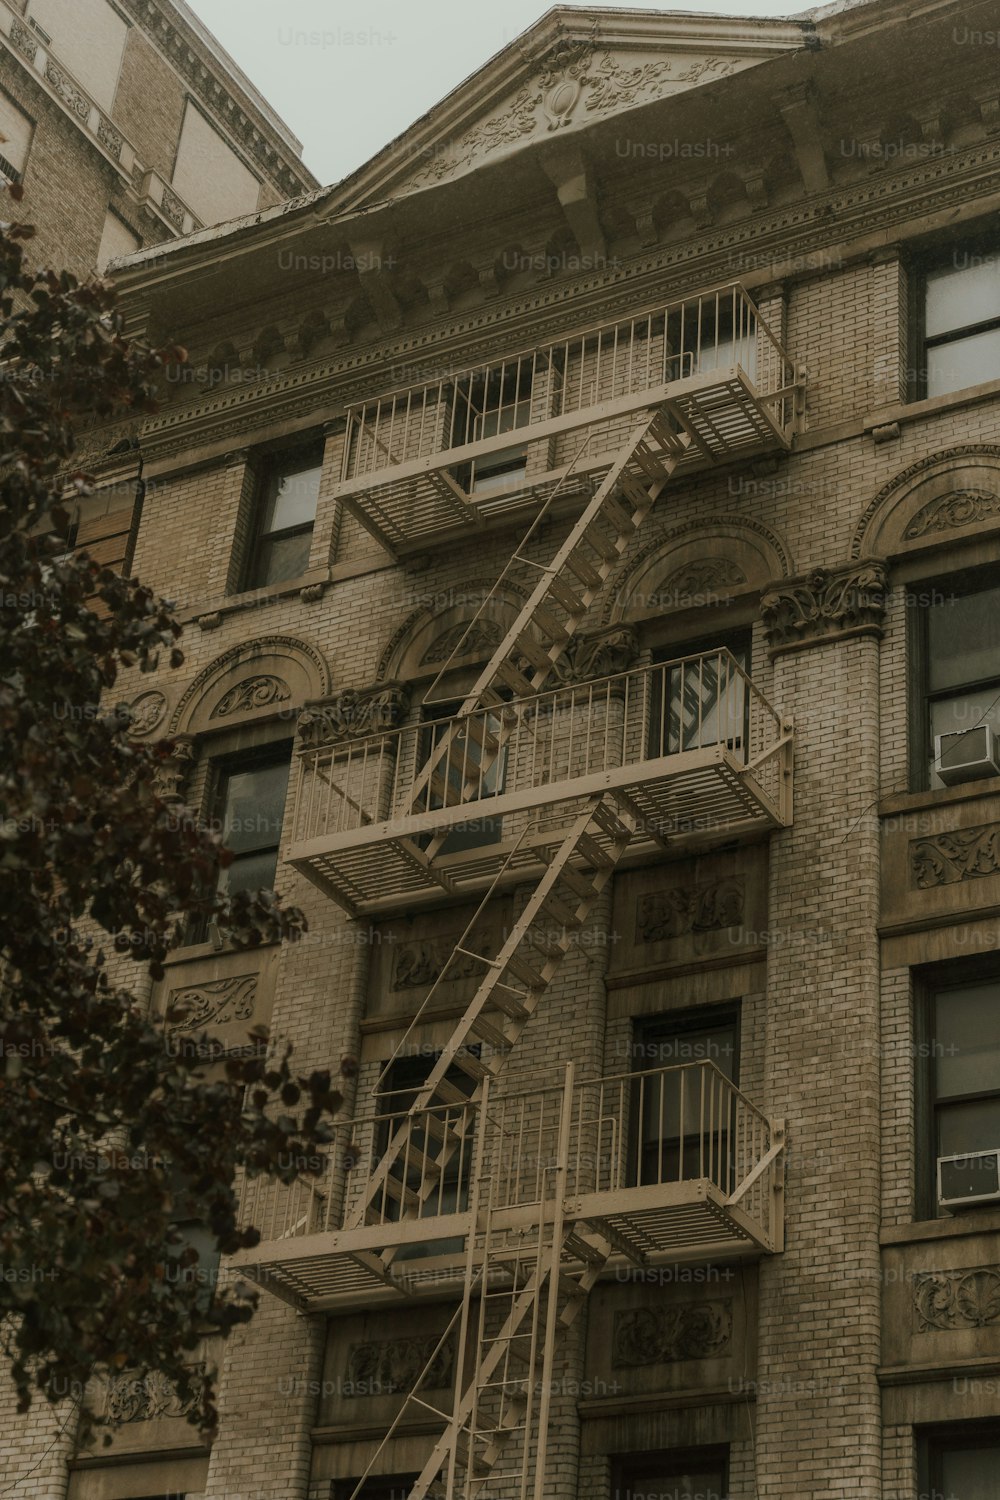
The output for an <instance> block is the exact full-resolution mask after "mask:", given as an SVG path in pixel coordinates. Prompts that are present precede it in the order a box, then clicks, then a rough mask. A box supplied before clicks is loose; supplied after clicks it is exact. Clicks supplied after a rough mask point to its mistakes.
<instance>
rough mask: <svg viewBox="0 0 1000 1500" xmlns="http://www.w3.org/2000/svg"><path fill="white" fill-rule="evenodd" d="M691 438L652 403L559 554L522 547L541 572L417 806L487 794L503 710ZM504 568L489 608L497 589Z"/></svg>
mask: <svg viewBox="0 0 1000 1500" xmlns="http://www.w3.org/2000/svg"><path fill="white" fill-rule="evenodd" d="M690 444H691V438H690V436H689V434H687V433H678V432H676V431H675V430H674V429H673V427H672V425H671V420H670V417H669V416H668V414H667V413H666V412H664V411H662V410H655V411H652V412H651V411H648V410H647V411H645V412H644V413H643V415H642V418H641V420H640V421H639V422H637V423H636V424H635V425H634V426H633V427H632V429H631V431H630V432H629V435H628V438H627V439H626V441H625V442H624V443H623V444H622V447H621V449H620V451H619V453H618V455H617V457H616V458H615V461H614V463H613V464H612V465H611V467H610V469H609V470H608V472H607V474H606V475H605V477H604V479H603V481H602V482H601V484H600V486H599V487H598V489H597V490H596V491H595V493H594V495H593V496H592V498H591V500H590V502H589V503H588V505H587V506H586V507H585V509H584V510H583V512H582V513H581V515H580V517H579V519H578V520H577V521H576V523H575V525H574V526H573V527H572V529H571V530H570V532H569V535H568V536H567V537H566V539H565V541H564V542H563V543H562V545H561V547H560V548H559V550H558V551H557V553H556V555H555V557H554V558H553V559H552V561H551V562H550V563H549V564H547V565H543V564H540V563H538V562H536V561H535V560H534V559H530V558H527V557H524V556H523V555H522V554H521V553H520V552H516V553H515V554H514V558H515V560H517V561H519V562H521V563H522V564H524V565H526V566H528V567H531V568H534V569H536V570H538V571H539V573H540V577H539V579H538V582H537V583H536V585H535V587H534V589H533V590H532V592H531V594H530V595H529V597H528V598H527V599H526V600H525V602H524V604H523V606H522V607H521V610H520V612H519V613H518V615H517V618H516V619H515V620H514V622H513V623H512V624H511V626H510V627H509V629H508V630H507V633H506V635H505V636H504V638H503V640H502V641H501V642H500V644H499V645H498V646H497V648H496V650H495V651H494V653H493V655H492V657H491V658H490V660H489V661H488V662H487V663H486V665H485V666H484V667H483V669H482V671H481V672H480V674H479V677H478V678H477V680H476V682H475V683H474V685H473V686H472V688H471V689H470V692H469V695H468V697H467V698H466V699H465V701H464V703H463V704H462V707H461V709H460V710H459V714H458V716H457V717H456V719H455V720H453V722H452V724H451V726H450V728H449V729H448V730H447V731H446V733H445V734H444V735H442V737H441V739H440V740H439V741H438V743H437V744H436V745H435V746H434V748H433V750H432V751H431V754H430V755H429V756H428V759H427V762H426V764H425V765H424V766H423V768H422V769H421V771H420V772H419V774H418V775H417V777H416V779H415V781H414V783H413V786H412V789H411V803H410V811H411V812H414V813H418V812H423V811H425V810H426V809H427V806H428V798H429V796H430V795H431V794H433V796H434V797H435V798H438V799H440V801H439V802H438V804H437V805H439V806H440V805H443V806H455V805H456V804H460V803H463V802H466V801H472V800H476V799H477V798H478V796H480V795H481V787H482V780H483V776H484V774H485V773H486V772H487V771H488V770H489V769H490V768H491V766H492V765H493V764H494V762H495V761H496V759H497V757H498V756H499V755H500V753H501V751H502V749H503V746H504V745H505V743H506V742H507V740H508V739H509V737H510V735H511V733H512V731H513V727H514V723H515V722H516V720H515V717H514V715H513V714H512V712H511V711H510V710H508V711H507V712H505V711H504V709H505V705H506V703H507V700H508V698H509V696H510V695H511V694H513V696H514V697H515V698H530V697H532V696H533V695H534V694H537V693H539V692H541V690H542V688H543V687H544V685H545V682H546V679H547V678H548V676H549V673H550V672H551V671H552V668H553V667H554V666H555V664H556V663H557V662H558V661H559V659H560V657H561V656H562V655H563V653H564V652H565V651H566V648H567V647H568V645H569V643H570V641H571V640H572V638H573V636H574V634H575V633H576V631H577V630H578V629H579V627H580V625H581V624H582V623H583V621H584V620H585V619H586V617H587V614H588V612H589V611H590V609H591V606H592V605H593V603H594V601H595V599H596V598H597V597H598V595H599V594H600V592H601V590H602V589H603V588H604V585H605V583H606V582H607V580H608V578H609V577H610V576H611V574H612V572H613V571H614V569H615V568H616V567H617V565H618V563H619V561H620V560H621V558H622V557H623V556H624V554H625V552H626V550H627V548H628V546H629V544H630V543H631V541H632V540H633V538H634V537H635V535H636V532H637V531H638V530H639V528H640V527H641V525H642V523H643V521H644V520H645V519H646V517H647V515H648V514H649V512H650V511H651V510H652V508H653V506H654V504H655V503H656V501H657V499H658V498H659V496H660V494H661V492H662V490H663V489H664V487H665V486H666V484H667V482H668V481H669V479H670V476H671V475H672V474H673V472H674V469H675V468H676V467H677V465H678V463H679V462H680V461H681V459H682V458H683V457H684V456H685V454H686V453H687V451H688V448H689V446H690ZM529 534H530V533H529ZM522 545H523V544H522ZM502 576H503V575H501V579H500V580H498V583H497V585H496V586H495V588H494V590H493V591H492V592H491V594H490V595H489V597H488V598H487V599H486V600H485V601H484V602H483V604H482V606H481V609H480V613H483V612H484V611H486V610H487V609H488V608H489V606H490V604H491V602H493V601H494V600H495V599H496V597H497V596H498V592H499V590H500V588H501V585H502ZM484 708H486V709H489V708H496V709H497V722H496V728H495V730H491V729H490V728H489V726H488V724H487V720H486V719H485V718H484V717H483V715H482V713H481V710H482V709H484ZM477 713H478V717H476V715H477ZM463 734H469V735H473V736H475V738H476V739H477V741H478V750H477V751H476V753H474V754H473V755H471V757H470V755H469V753H468V745H467V743H466V745H465V746H464V748H461V747H460V748H459V749H458V751H457V752H456V742H457V741H458V740H459V737H460V736H462V735H463ZM456 767H457V768H458V774H457V775H456V774H454V772H455V768H456ZM445 837H446V835H445V834H439V835H436V836H435V838H434V839H433V841H432V842H431V844H430V845H429V846H428V847H427V849H426V850H425V851H424V858H425V860H426V861H427V863H428V864H433V862H434V859H435V856H436V855H437V853H438V852H439V850H440V848H441V846H442V844H443V843H444V839H445Z"/></svg>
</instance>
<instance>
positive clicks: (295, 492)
mask: <svg viewBox="0 0 1000 1500" xmlns="http://www.w3.org/2000/svg"><path fill="white" fill-rule="evenodd" d="M322 472H323V470H322V466H321V465H320V464H313V465H310V466H309V467H308V468H304V469H290V470H285V471H284V472H282V473H275V474H274V475H272V477H271V478H270V480H269V482H268V496H267V503H266V506H265V509H264V515H263V518H262V519H263V526H262V528H261V529H262V531H264V532H265V533H266V532H269V531H287V530H288V529H289V528H290V527H292V526H307V525H309V524H310V523H311V522H313V521H314V520H315V519H316V502H317V499H318V497H319V482H320V476H321V475H322Z"/></svg>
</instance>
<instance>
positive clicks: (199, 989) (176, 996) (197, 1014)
mask: <svg viewBox="0 0 1000 1500" xmlns="http://www.w3.org/2000/svg"><path fill="white" fill-rule="evenodd" d="M258 979H259V976H258V975H257V974H237V975H234V976H232V977H231V978H229V979H211V980H208V981H207V982H206V983H205V984H188V985H184V986H183V987H182V988H181V989H178V990H171V991H170V995H169V998H168V1000H167V1016H168V1017H172V1016H175V1015H176V1014H177V1012H178V1011H182V1012H183V1015H182V1016H181V1017H180V1019H178V1020H177V1021H176V1022H175V1024H174V1025H172V1026H171V1027H170V1029H171V1031H195V1030H196V1029H197V1028H199V1027H201V1026H204V1025H206V1024H207V1023H208V1022H209V1021H217V1022H224V1021H249V1020H250V1018H251V1017H252V1015H253V1013H254V1006H255V1005H256V1003H257V984H258Z"/></svg>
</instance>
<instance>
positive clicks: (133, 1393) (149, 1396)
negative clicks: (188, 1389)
mask: <svg viewBox="0 0 1000 1500" xmlns="http://www.w3.org/2000/svg"><path fill="white" fill-rule="evenodd" d="M194 1401H195V1398H194V1396H192V1397H190V1398H189V1399H188V1400H187V1401H182V1400H181V1399H180V1397H179V1396H178V1395H177V1392H176V1391H175V1390H174V1388H173V1386H172V1385H171V1384H170V1381H169V1380H167V1378H166V1376H165V1375H160V1374H159V1373H158V1372H157V1371H155V1370H150V1371H149V1372H148V1373H147V1374H145V1375H135V1374H126V1375H119V1376H118V1377H117V1379H116V1380H113V1381H112V1382H111V1385H110V1387H109V1389H108V1395H107V1402H106V1405H105V1413H106V1415H107V1418H108V1420H109V1421H110V1422H146V1421H149V1420H150V1418H152V1417H183V1416H184V1415H185V1413H186V1412H188V1411H189V1410H190V1408H191V1407H192V1406H193V1405H194Z"/></svg>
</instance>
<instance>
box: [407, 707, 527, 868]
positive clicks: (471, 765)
mask: <svg viewBox="0 0 1000 1500" xmlns="http://www.w3.org/2000/svg"><path fill="white" fill-rule="evenodd" d="M461 706H462V704H461V702H460V701H459V700H456V701H455V702H454V703H435V704H428V705H427V707H425V709H424V718H425V720H426V721H427V723H428V726H432V727H429V728H428V730H427V732H426V734H424V735H423V736H422V745H421V760H422V762H423V763H426V762H427V760H428V759H429V758H430V756H431V753H432V751H433V750H434V749H435V748H436V747H437V746H438V745H439V744H440V743H441V741H442V739H443V738H444V736H445V735H446V734H447V732H448V724H447V722H440V723H438V722H435V721H437V720H442V721H447V720H449V719H452V718H453V717H454V716H455V715H456V714H457V713H458V711H459V709H460V708H461ZM473 718H474V726H482V725H485V727H486V729H487V732H488V733H489V734H490V735H493V734H497V733H499V730H500V719H499V717H498V716H497V715H496V714H492V713H491V714H486V715H483V714H481V713H477V714H475V715H474V716H473ZM484 763H485V764H484ZM506 776H507V749H506V746H504V747H503V748H501V749H500V751H499V752H498V753H497V754H495V755H494V754H493V753H492V752H491V751H490V749H489V741H485V742H484V741H483V739H482V738H481V737H477V735H476V733H475V727H474V728H473V730H472V731H470V730H469V729H468V728H463V729H461V730H459V731H458V732H457V733H456V735H455V737H454V739H453V740H452V742H451V745H450V747H449V749H448V752H447V754H446V755H445V756H444V757H443V759H442V760H441V761H440V762H439V764H438V767H437V770H436V772H435V777H434V781H433V782H432V784H431V786H430V787H429V789H428V801H427V807H428V808H429V809H430V808H434V809H436V808H439V807H444V806H446V805H447V806H453V805H454V804H455V803H456V802H458V801H460V800H462V796H461V793H462V789H463V787H464V788H465V789H466V796H465V799H464V800H466V801H470V802H471V801H475V802H478V801H481V800H482V799H484V798H487V797H497V796H499V795H500V793H501V792H502V791H503V790H504V785H505V782H506ZM470 782H471V783H473V784H472V785H471V786H470V785H469V784H470ZM446 789H447V792H446ZM473 793H474V794H475V795H472V794H473ZM502 834H503V819H502V818H491V817H489V816H488V815H485V814H484V815H482V816H480V817H478V818H470V819H469V820H468V822H464V823H459V824H458V825H457V826H456V827H454V828H453V829H452V830H451V832H450V833H449V834H448V837H447V839H446V840H445V842H444V844H442V846H441V853H442V854H459V853H461V851H462V850H463V849H481V848H484V847H485V846H487V845H489V844H495V843H497V842H498V841H499V840H500V838H501V837H502Z"/></svg>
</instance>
